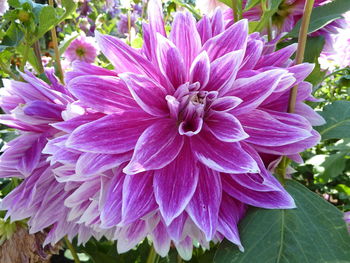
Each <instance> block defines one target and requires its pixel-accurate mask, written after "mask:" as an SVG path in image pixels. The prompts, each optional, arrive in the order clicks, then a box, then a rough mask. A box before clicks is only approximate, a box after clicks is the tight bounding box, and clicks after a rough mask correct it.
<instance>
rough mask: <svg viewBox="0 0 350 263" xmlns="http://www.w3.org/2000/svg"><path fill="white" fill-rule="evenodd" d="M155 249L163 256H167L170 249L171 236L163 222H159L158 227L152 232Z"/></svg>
mask: <svg viewBox="0 0 350 263" xmlns="http://www.w3.org/2000/svg"><path fill="white" fill-rule="evenodd" d="M151 238H152V241H153V245H154V249H155V251H156V252H157V253H158V254H159V255H160V256H161V257H166V256H167V255H168V252H169V250H170V241H171V240H170V237H169V235H168V233H167V228H166V227H165V225H164V224H163V223H162V222H159V223H158V225H157V226H156V228H155V229H154V230H153V231H152V232H151Z"/></svg>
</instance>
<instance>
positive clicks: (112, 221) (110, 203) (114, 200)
mask: <svg viewBox="0 0 350 263" xmlns="http://www.w3.org/2000/svg"><path fill="white" fill-rule="evenodd" d="M124 179H125V175H124V173H122V172H121V169H117V171H116V172H115V173H114V176H113V178H112V179H110V180H108V181H107V183H106V184H104V185H103V188H102V193H103V194H104V195H105V196H104V198H103V201H102V200H101V203H100V207H101V208H100V209H101V216H100V218H101V227H102V228H110V227H114V226H116V225H117V224H119V223H120V221H121V219H122V197H123V196H122V193H123V183H124Z"/></svg>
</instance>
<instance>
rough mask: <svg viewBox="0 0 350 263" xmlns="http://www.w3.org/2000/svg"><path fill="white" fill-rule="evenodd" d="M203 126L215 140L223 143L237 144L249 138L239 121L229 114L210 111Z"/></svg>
mask: <svg viewBox="0 0 350 263" xmlns="http://www.w3.org/2000/svg"><path fill="white" fill-rule="evenodd" d="M205 125H206V127H207V129H209V130H210V132H211V133H212V134H213V135H214V136H215V137H216V138H217V139H219V140H220V141H223V142H237V141H241V140H244V139H246V138H248V137H249V135H248V134H247V133H246V132H245V131H244V130H243V127H242V125H241V123H240V122H239V120H238V119H237V118H236V117H234V116H233V115H232V114H230V113H226V112H215V111H211V112H210V117H209V118H208V119H207V120H206V121H205Z"/></svg>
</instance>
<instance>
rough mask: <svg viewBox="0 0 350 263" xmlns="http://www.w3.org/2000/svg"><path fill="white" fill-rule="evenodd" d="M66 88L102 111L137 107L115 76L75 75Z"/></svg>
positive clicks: (87, 104) (90, 105) (107, 111)
mask: <svg viewBox="0 0 350 263" xmlns="http://www.w3.org/2000/svg"><path fill="white" fill-rule="evenodd" d="M68 89H69V91H70V92H72V94H73V95H74V96H76V97H77V98H78V99H79V100H80V101H81V102H82V103H83V104H84V105H86V106H87V107H91V108H93V109H95V110H97V111H100V112H103V113H114V112H118V111H121V110H130V109H137V108H138V105H137V104H136V103H135V101H134V100H133V98H132V96H131V94H130V92H129V90H128V89H127V87H126V86H125V84H124V82H123V81H122V80H120V79H119V78H116V77H111V76H82V77H77V78H75V79H73V80H71V81H70V82H69V84H68Z"/></svg>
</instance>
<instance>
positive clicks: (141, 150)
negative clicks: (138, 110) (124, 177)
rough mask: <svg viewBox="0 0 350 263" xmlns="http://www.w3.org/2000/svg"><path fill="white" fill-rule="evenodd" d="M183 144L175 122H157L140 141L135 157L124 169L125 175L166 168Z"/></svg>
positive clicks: (164, 120) (144, 133)
mask: <svg viewBox="0 0 350 263" xmlns="http://www.w3.org/2000/svg"><path fill="white" fill-rule="evenodd" d="M183 142H184V138H183V136H181V135H179V134H178V132H177V127H176V123H175V122H174V120H172V119H163V120H159V121H157V122H155V123H154V124H153V125H151V126H150V127H148V128H147V129H146V130H145V131H144V132H143V133H142V135H141V136H140V138H139V139H138V141H137V143H136V146H135V150H134V155H133V157H132V159H131V161H130V162H129V164H128V165H127V166H126V167H125V168H124V170H123V171H124V173H126V174H135V173H140V172H143V171H147V170H154V169H161V168H163V167H165V166H166V165H168V164H169V163H171V162H172V161H173V160H174V159H175V158H176V156H177V155H178V153H179V152H180V150H181V148H182V145H183ZM145 146H146V147H145Z"/></svg>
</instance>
